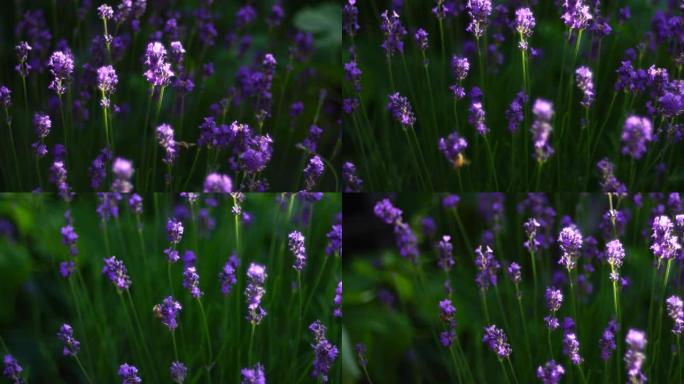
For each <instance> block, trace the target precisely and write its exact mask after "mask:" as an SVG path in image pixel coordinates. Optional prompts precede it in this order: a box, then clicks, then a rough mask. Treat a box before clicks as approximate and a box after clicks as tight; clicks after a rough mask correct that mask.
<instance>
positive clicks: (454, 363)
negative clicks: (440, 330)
mask: <svg viewBox="0 0 684 384" xmlns="http://www.w3.org/2000/svg"><path fill="white" fill-rule="evenodd" d="M447 349H448V350H449V355H450V356H451V362H452V363H453V365H454V366H455V367H454V369H455V371H456V377H457V378H458V382H459V383H462V382H463V378H462V377H461V364H460V363H459V362H458V361H457V359H456V356H455V355H454V351H453V350H452V349H451V348H447Z"/></svg>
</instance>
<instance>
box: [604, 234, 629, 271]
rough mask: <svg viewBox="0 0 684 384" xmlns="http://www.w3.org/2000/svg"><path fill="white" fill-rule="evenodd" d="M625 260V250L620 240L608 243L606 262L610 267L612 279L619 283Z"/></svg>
mask: <svg viewBox="0 0 684 384" xmlns="http://www.w3.org/2000/svg"><path fill="white" fill-rule="evenodd" d="M624 258H625V249H624V248H623V246H622V243H621V242H620V240H618V239H615V240H611V241H609V242H608V243H606V260H607V261H608V264H609V265H610V268H611V272H610V279H611V280H612V281H618V280H619V279H620V267H622V261H623V260H624Z"/></svg>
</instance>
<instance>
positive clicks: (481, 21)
mask: <svg viewBox="0 0 684 384" xmlns="http://www.w3.org/2000/svg"><path fill="white" fill-rule="evenodd" d="M466 8H467V9H468V14H469V15H470V18H471V20H470V24H468V27H467V28H466V31H468V32H470V33H472V34H473V35H475V38H476V39H479V38H480V37H482V35H484V32H485V29H486V28H487V23H488V22H489V20H488V19H489V16H490V15H491V14H492V2H491V1H490V0H468V4H467V5H466Z"/></svg>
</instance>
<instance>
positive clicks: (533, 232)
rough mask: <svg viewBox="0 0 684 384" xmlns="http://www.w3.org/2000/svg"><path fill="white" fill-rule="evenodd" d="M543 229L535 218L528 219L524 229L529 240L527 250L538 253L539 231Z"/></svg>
mask: <svg viewBox="0 0 684 384" xmlns="http://www.w3.org/2000/svg"><path fill="white" fill-rule="evenodd" d="M540 227H541V224H539V222H538V221H537V219H535V218H534V217H532V218H530V219H528V220H527V221H526V222H525V224H523V228H524V229H525V234H526V235H527V240H526V241H525V244H524V245H525V248H526V249H527V250H528V251H530V252H536V251H537V249H539V245H540V244H539V241H537V230H538V229H539V228H540Z"/></svg>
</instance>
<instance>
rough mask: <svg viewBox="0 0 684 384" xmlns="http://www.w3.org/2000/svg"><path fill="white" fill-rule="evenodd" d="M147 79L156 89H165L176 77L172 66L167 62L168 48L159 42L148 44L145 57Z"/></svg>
mask: <svg viewBox="0 0 684 384" xmlns="http://www.w3.org/2000/svg"><path fill="white" fill-rule="evenodd" d="M144 64H145V73H144V75H145V79H146V80H147V82H149V83H150V85H152V86H155V87H165V86H167V85H169V83H170V82H171V78H172V77H173V76H174V73H173V71H172V70H171V64H170V63H168V62H167V61H166V48H164V45H163V44H162V43H160V42H158V41H155V42H151V43H148V44H147V49H146V50H145V57H144Z"/></svg>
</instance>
